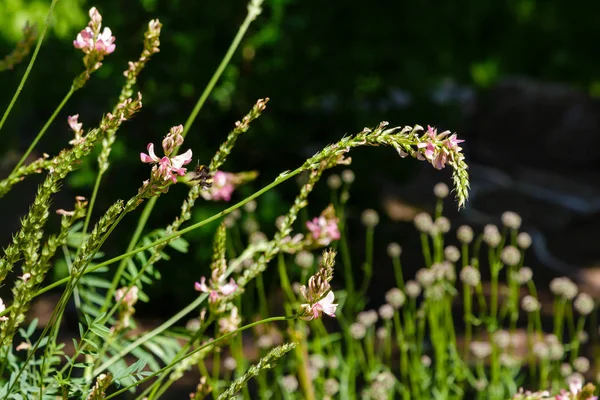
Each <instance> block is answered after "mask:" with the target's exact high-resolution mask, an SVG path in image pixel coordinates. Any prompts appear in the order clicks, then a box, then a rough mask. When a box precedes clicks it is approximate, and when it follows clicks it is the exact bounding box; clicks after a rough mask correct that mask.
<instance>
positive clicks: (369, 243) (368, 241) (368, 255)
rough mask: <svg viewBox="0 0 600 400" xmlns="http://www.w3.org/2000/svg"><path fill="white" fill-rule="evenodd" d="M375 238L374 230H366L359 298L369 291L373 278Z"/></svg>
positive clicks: (369, 228) (370, 228) (371, 228)
mask: <svg viewBox="0 0 600 400" xmlns="http://www.w3.org/2000/svg"><path fill="white" fill-rule="evenodd" d="M374 237H375V228H373V227H372V226H369V227H368V228H367V233H366V238H365V263H364V264H363V271H364V273H365V275H364V277H363V280H362V285H361V287H360V290H359V292H358V296H359V298H362V297H363V296H364V295H365V293H366V292H367V290H368V289H369V284H370V283H371V278H372V276H373V239H374Z"/></svg>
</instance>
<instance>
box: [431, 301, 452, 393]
mask: <svg viewBox="0 0 600 400" xmlns="http://www.w3.org/2000/svg"><path fill="white" fill-rule="evenodd" d="M428 309H429V312H428V313H427V314H428V317H429V326H430V327H431V338H432V341H433V343H432V344H433V350H434V352H435V378H436V379H435V380H436V383H437V389H438V390H440V391H442V390H445V389H446V390H447V385H446V382H447V379H448V374H447V371H446V348H447V346H446V340H445V334H444V332H443V331H442V329H441V326H440V323H439V318H440V310H439V306H438V304H432V305H431V307H428ZM443 398H446V397H443Z"/></svg>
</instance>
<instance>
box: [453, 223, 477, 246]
mask: <svg viewBox="0 0 600 400" xmlns="http://www.w3.org/2000/svg"><path fill="white" fill-rule="evenodd" d="M456 238H457V239H458V240H459V241H460V242H461V243H462V244H470V243H471V242H472V241H473V228H471V227H470V226H468V225H461V226H459V227H458V229H457V230H456Z"/></svg>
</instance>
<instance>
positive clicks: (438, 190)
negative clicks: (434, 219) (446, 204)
mask: <svg viewBox="0 0 600 400" xmlns="http://www.w3.org/2000/svg"><path fill="white" fill-rule="evenodd" d="M433 194H435V197H437V198H438V199H445V198H446V197H448V194H450V189H449V188H448V185H446V184H445V183H443V182H440V183H438V184H436V185H435V186H434V187H433Z"/></svg>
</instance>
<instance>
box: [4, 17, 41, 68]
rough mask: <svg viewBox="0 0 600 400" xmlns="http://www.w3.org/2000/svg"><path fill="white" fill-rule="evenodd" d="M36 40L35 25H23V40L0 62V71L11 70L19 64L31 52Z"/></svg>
mask: <svg viewBox="0 0 600 400" xmlns="http://www.w3.org/2000/svg"><path fill="white" fill-rule="evenodd" d="M36 39H37V29H36V27H35V25H29V23H28V22H27V23H25V26H24V27H23V39H22V40H20V41H19V42H18V43H17V46H16V47H15V49H14V50H13V52H12V53H10V54H9V55H7V56H6V57H4V59H3V60H0V71H4V70H7V69H13V67H14V66H15V65H17V64H19V63H20V62H21V61H23V59H24V58H25V57H27V55H28V54H29V53H30V52H31V48H32V47H33V45H34V44H35V40H36Z"/></svg>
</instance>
